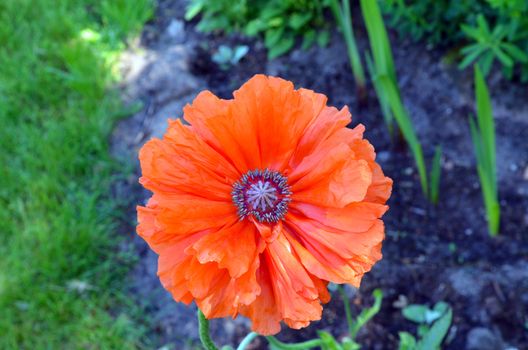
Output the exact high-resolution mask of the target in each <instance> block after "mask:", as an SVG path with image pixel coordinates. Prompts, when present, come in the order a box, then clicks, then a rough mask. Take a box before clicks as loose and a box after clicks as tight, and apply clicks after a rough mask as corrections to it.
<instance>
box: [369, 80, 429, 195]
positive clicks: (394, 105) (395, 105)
mask: <svg viewBox="0 0 528 350" xmlns="http://www.w3.org/2000/svg"><path fill="white" fill-rule="evenodd" d="M378 79H379V82H380V87H381V89H382V90H383V91H384V94H385V96H386V98H387V101H388V104H389V105H390V107H391V110H392V114H393V116H394V119H396V121H397V123H398V126H399V127H400V130H401V131H402V134H403V137H404V138H405V141H407V143H408V144H409V147H410V148H411V152H412V154H413V157H414V161H415V163H416V167H417V168H418V174H419V176H420V185H421V187H422V192H423V193H424V195H425V196H426V197H428V190H429V186H428V180H427V171H426V168H425V161H424V156H423V151H422V145H421V144H420V142H419V141H418V137H417V136H416V132H415V131H414V127H413V125H412V122H411V118H410V117H409V115H408V114H407V111H406V110H405V108H404V106H403V104H402V101H401V98H400V95H399V93H398V88H397V86H396V83H395V82H394V81H392V80H391V79H389V77H388V76H384V75H381V76H379V77H378Z"/></svg>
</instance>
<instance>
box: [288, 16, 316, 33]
mask: <svg viewBox="0 0 528 350" xmlns="http://www.w3.org/2000/svg"><path fill="white" fill-rule="evenodd" d="M311 18H312V14H311V13H310V12H307V13H304V14H303V13H297V12H296V13H294V14H292V15H291V17H290V20H289V21H288V24H289V25H290V27H291V28H292V29H294V30H299V29H301V28H302V27H303V26H304V25H306V24H307V23H308V22H309V21H310V19H311Z"/></svg>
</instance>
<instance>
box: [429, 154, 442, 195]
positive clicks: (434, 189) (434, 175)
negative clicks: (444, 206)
mask: <svg viewBox="0 0 528 350" xmlns="http://www.w3.org/2000/svg"><path fill="white" fill-rule="evenodd" d="M441 159H442V147H441V146H436V148H435V154H434V157H433V162H432V167H431V172H430V175H429V177H430V181H429V183H430V186H431V187H430V189H429V196H430V198H429V199H430V201H431V202H432V203H433V204H437V203H438V194H439V188H440V173H441V166H440V161H441Z"/></svg>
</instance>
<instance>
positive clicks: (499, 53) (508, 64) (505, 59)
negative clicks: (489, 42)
mask: <svg viewBox="0 0 528 350" xmlns="http://www.w3.org/2000/svg"><path fill="white" fill-rule="evenodd" d="M493 52H494V53H495V56H497V58H498V59H499V61H500V62H501V63H502V64H503V65H505V66H506V67H512V66H513V60H512V59H511V58H510V56H508V55H506V54H505V53H504V51H502V50H501V49H500V47H498V46H495V47H493Z"/></svg>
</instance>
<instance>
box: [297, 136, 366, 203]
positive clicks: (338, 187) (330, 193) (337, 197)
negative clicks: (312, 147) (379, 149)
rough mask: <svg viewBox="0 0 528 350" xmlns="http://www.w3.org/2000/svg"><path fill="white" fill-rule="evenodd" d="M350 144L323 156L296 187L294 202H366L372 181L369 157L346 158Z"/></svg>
mask: <svg viewBox="0 0 528 350" xmlns="http://www.w3.org/2000/svg"><path fill="white" fill-rule="evenodd" d="M347 147H348V146H346V145H343V146H342V148H341V150H339V149H337V150H336V153H335V154H334V155H329V156H328V157H326V158H324V159H321V161H320V163H319V165H318V166H317V169H314V170H313V171H312V172H310V173H308V174H307V175H305V176H304V177H302V178H301V179H300V180H298V181H297V182H295V183H294V184H293V185H292V186H291V189H292V192H293V195H292V202H293V201H295V202H304V203H311V204H315V205H321V206H327V207H336V208H342V207H344V206H346V205H348V204H350V203H353V202H359V201H362V200H363V199H364V198H365V195H366V193H367V190H368V188H369V186H370V184H371V183H372V171H371V169H370V167H369V165H368V163H367V162H366V161H365V160H362V159H360V160H355V159H351V158H343V157H342V154H343V152H346V148H347Z"/></svg>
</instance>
